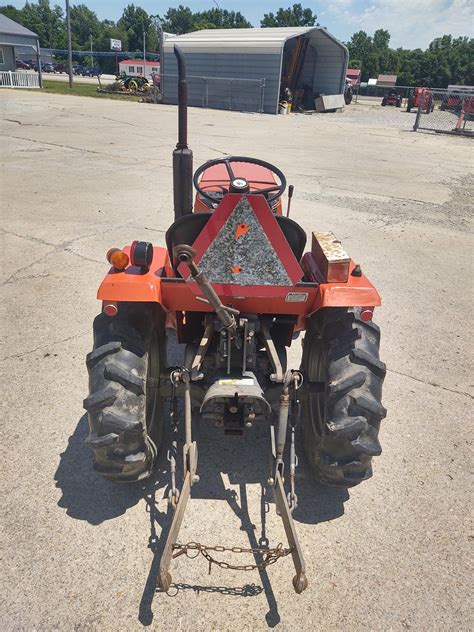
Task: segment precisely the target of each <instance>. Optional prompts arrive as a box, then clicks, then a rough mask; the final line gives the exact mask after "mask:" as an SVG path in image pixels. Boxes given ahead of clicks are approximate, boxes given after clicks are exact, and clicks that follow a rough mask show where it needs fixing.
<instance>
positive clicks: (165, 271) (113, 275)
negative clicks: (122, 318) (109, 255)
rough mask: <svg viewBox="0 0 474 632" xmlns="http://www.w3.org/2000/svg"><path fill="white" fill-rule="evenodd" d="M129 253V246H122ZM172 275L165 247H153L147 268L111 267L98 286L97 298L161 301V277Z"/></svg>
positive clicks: (127, 300)
mask: <svg viewBox="0 0 474 632" xmlns="http://www.w3.org/2000/svg"><path fill="white" fill-rule="evenodd" d="M123 251H124V252H126V253H127V254H128V255H130V246H126V247H124V248H123ZM166 276H174V274H173V270H172V267H171V262H170V258H169V255H168V251H167V249H166V248H160V247H155V248H153V260H152V263H151V266H150V269H149V270H142V269H141V268H139V267H137V266H128V267H127V268H126V269H125V270H123V271H118V270H114V268H111V269H110V270H109V272H108V274H107V276H106V277H105V279H104V280H103V281H102V283H101V284H100V286H99V289H98V291H97V298H98V299H99V300H101V301H115V302H121V301H125V302H140V303H160V304H162V303H163V300H162V291H161V279H162V278H163V277H166Z"/></svg>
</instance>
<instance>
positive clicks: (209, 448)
mask: <svg viewBox="0 0 474 632" xmlns="http://www.w3.org/2000/svg"><path fill="white" fill-rule="evenodd" d="M79 81H80V80H79ZM391 110H395V109H394V108H391ZM1 117H2V123H1V134H2V137H3V138H2V142H3V154H2V155H3V166H2V172H1V176H0V178H1V188H2V211H3V213H2V214H3V229H4V234H3V246H2V248H3V275H4V281H3V296H2V307H3V323H4V327H3V333H4V334H5V342H4V347H3V348H4V356H5V364H4V376H5V377H4V380H3V383H4V385H5V386H6V388H5V392H4V402H5V412H4V415H3V421H2V433H3V438H2V446H3V454H4V469H3V475H2V488H3V489H2V493H3V499H4V500H3V510H4V515H3V517H2V524H3V528H4V538H3V546H4V559H5V562H4V566H3V574H4V580H5V581H4V589H3V590H2V596H1V600H2V629H4V630H33V629H37V630H56V629H58V630H72V629H77V630H100V631H101V632H103V631H106V630H118V629H120V630H125V629H126V630H130V631H132V630H141V629H143V627H144V626H150V627H149V629H151V630H173V631H174V630H191V629H192V630H203V631H204V630H205V631H207V630H239V631H240V630H266V629H268V628H269V627H270V628H277V629H279V630H290V631H300V630H328V631H333V630H344V631H345V630H347V631H349V630H350V631H351V632H352V631H361V632H362V631H365V630H395V631H398V630H400V631H406V630H410V629H412V630H423V631H424V630H426V631H428V630H430V631H431V630H469V629H472V623H473V622H472V607H471V604H472V603H473V599H472V583H471V582H470V581H469V572H470V568H469V555H468V546H469V542H468V539H469V538H472V535H470V534H469V531H468V526H469V524H468V523H469V507H470V502H469V499H470V492H471V489H472V487H471V485H470V481H469V478H468V476H469V475H468V468H469V463H470V458H472V454H471V452H470V441H471V433H470V430H469V424H468V423H467V422H468V418H469V416H470V414H471V415H472V387H470V384H472V369H471V368H470V367H469V365H468V358H469V355H470V352H472V331H473V320H472V295H471V294H470V289H472V278H471V268H470V265H469V262H470V261H471V256H472V238H471V232H470V231H471V228H472V225H471V223H470V221H471V219H472V199H474V197H473V195H472V194H473V190H472V189H473V183H472V175H470V170H471V165H472V163H471V158H472V154H471V151H472V146H471V142H470V140H469V139H465V138H453V137H448V136H434V135H427V134H413V133H412V132H410V131H409V128H410V125H411V124H412V121H413V117H412V115H409V114H407V113H404V112H400V111H396V112H395V111H393V112H391V111H390V110H389V108H380V109H379V110H377V112H372V111H371V110H368V108H366V107H361V108H360V109H359V110H358V109H356V108H354V107H351V108H348V109H347V110H346V111H345V112H344V113H343V114H339V115H337V114H334V115H329V116H324V115H316V116H296V115H295V116H286V117H285V116H280V117H277V116H262V115H254V114H240V113H237V112H225V111H211V110H207V111H206V110H201V109H192V110H191V111H190V116H189V118H190V121H189V128H190V133H189V137H190V138H189V140H190V145H191V147H192V149H193V150H194V157H195V166H197V165H199V164H201V163H202V162H203V161H205V160H207V159H210V158H217V157H221V156H223V155H225V154H234V155H246V154H247V155H248V154H250V155H252V156H256V157H259V158H262V159H264V160H268V161H270V162H273V163H275V164H276V165H277V166H278V167H280V168H281V169H282V170H283V171H284V172H285V174H286V176H287V179H288V181H289V183H293V184H294V185H295V197H294V200H293V204H292V215H293V217H294V218H295V219H297V220H298V221H300V222H301V223H302V224H303V226H304V227H305V229H306V230H307V231H308V234H309V233H310V231H311V230H315V229H317V230H332V231H333V232H334V233H335V234H336V235H337V236H338V237H339V238H340V239H341V240H342V242H343V245H344V247H345V249H346V250H347V251H348V252H349V253H350V254H351V255H352V256H353V258H354V259H355V260H356V261H357V262H359V263H360V264H361V265H362V268H363V270H364V272H365V273H366V274H368V276H369V277H370V279H371V280H372V281H373V282H374V283H375V285H376V287H377V288H378V289H379V291H380V293H381V295H382V297H383V306H382V308H381V309H378V310H376V320H377V322H378V323H379V324H380V325H381V328H382V348H381V357H382V359H383V360H384V361H385V362H386V363H387V367H388V373H387V378H386V382H385V389H384V397H383V402H384V405H385V406H386V407H387V409H388V416H387V419H386V420H385V421H383V422H382V424H383V425H382V429H381V435H380V438H381V442H382V445H383V449H384V452H383V454H382V456H381V457H378V458H376V459H375V476H374V478H373V479H371V480H370V481H368V482H367V483H364V484H363V485H361V486H360V487H357V488H354V489H352V490H350V492H346V491H343V490H330V489H327V488H324V487H321V486H318V485H315V484H314V483H313V482H312V480H311V477H310V474H309V472H308V470H307V466H306V463H305V461H304V459H303V455H302V453H301V450H300V467H299V468H298V495H299V501H300V506H299V508H298V509H297V511H296V512H295V520H296V528H297V530H298V533H299V536H300V539H301V542H302V547H303V551H304V554H305V557H306V562H307V571H308V577H309V581H310V586H309V588H308V590H307V591H306V592H305V593H303V594H302V595H300V596H296V595H295V594H294V592H293V590H292V586H291V579H292V576H293V570H292V565H291V562H290V560H289V559H286V560H283V561H280V562H278V563H277V564H275V565H273V566H271V567H270V568H269V569H268V573H264V574H262V575H259V573H257V572H248V573H237V572H231V571H225V570H222V569H218V568H214V569H213V571H212V574H211V575H210V576H209V575H208V567H207V564H206V563H205V562H204V561H203V560H202V559H201V558H199V559H197V560H192V561H191V560H187V559H186V558H185V557H184V556H183V557H180V558H179V559H178V560H176V562H175V564H174V568H173V579H174V581H175V582H176V583H177V585H175V587H174V589H173V590H172V591H170V595H175V596H174V597H173V596H167V595H164V594H159V593H158V594H155V591H154V578H155V575H156V572H157V569H158V559H159V551H160V546H161V545H160V539H159V538H160V533H161V530H162V528H165V529H166V527H167V526H168V525H169V516H168V515H167V502H166V496H167V484H168V482H169V478H168V474H167V472H166V471H165V470H166V469H167V462H166V459H165V458H164V457H163V456H162V458H161V460H160V463H159V468H158V472H157V476H156V479H155V480H154V481H151V482H149V483H147V484H145V485H143V486H142V487H140V486H137V487H131V488H129V487H121V486H113V485H111V484H109V483H107V482H105V481H103V480H101V479H100V478H99V476H98V475H96V474H95V473H94V471H93V470H92V456H91V453H90V451H89V450H88V449H87V447H86V446H85V444H84V439H85V437H86V436H87V421H86V417H85V416H84V410H83V408H82V400H83V398H84V397H85V396H86V395H87V389H88V387H87V372H86V367H85V362H84V358H85V355H86V353H87V352H88V351H90V349H91V346H92V320H93V318H94V316H95V314H96V313H97V312H98V310H99V309H100V306H99V304H98V302H97V301H96V300H95V294H96V289H97V286H98V285H99V283H100V281H101V279H102V277H103V276H104V274H105V273H106V272H107V269H108V265H107V263H106V261H105V253H106V252H107V250H108V249H109V248H110V247H112V246H123V245H125V244H128V243H130V242H131V240H133V239H144V240H150V241H152V242H153V243H154V244H155V245H164V243H165V231H166V229H167V227H168V226H169V224H170V223H171V221H172V217H173V212H172V190H171V183H172V172H171V153H172V150H173V148H174V146H175V144H176V117H177V111H176V108H175V107H172V106H154V105H147V104H135V103H128V102H127V103H125V102H118V101H109V100H103V101H102V100H97V99H86V98H78V97H74V96H70V97H68V98H67V99H66V98H64V97H63V96H60V95H47V94H41V93H39V92H35V91H30V92H28V91H23V90H18V91H12V90H5V91H4V92H2V109H1ZM399 123H400V124H399ZM180 352H181V350H179V349H175V350H174V353H173V355H172V357H171V358H170V364H173V363H174V362H177V361H179V354H180ZM300 352H301V343H300V341H299V340H297V341H295V342H294V344H293V346H292V348H291V350H290V353H289V356H290V358H289V360H290V361H289V366H298V358H299V355H300ZM198 441H199V467H198V472H199V474H200V477H201V480H200V482H199V484H197V485H196V486H194V487H193V499H192V500H191V502H190V505H189V511H188V513H187V515H186V517H185V521H184V526H183V531H182V534H181V538H180V539H181V540H182V541H184V542H186V541H191V540H193V541H200V542H203V543H205V544H211V545H214V544H225V545H239V546H248V545H249V541H251V539H252V538H256V539H257V540H258V539H259V538H260V537H261V535H262V520H264V521H265V530H266V536H267V537H268V538H269V540H270V544H271V545H276V544H278V543H279V542H285V540H284V532H283V528H282V525H281V520H280V519H279V518H278V517H277V516H276V515H275V506H274V504H273V502H270V503H269V505H268V506H267V505H262V503H261V490H262V484H264V482H265V480H266V476H267V470H266V464H267V454H268V452H267V451H268V439H267V436H266V433H265V432H264V429H263V428H256V429H255V431H252V432H251V433H249V434H247V435H246V437H244V438H238V437H226V438H224V437H223V436H222V433H221V432H220V431H219V430H218V429H216V428H213V427H208V426H207V425H205V424H201V428H200V431H199V435H198ZM262 509H263V511H262ZM266 509H268V511H265V510H266ZM232 561H234V562H235V561H238V562H239V563H248V562H251V560H249V559H248V558H247V559H243V558H239V559H238V560H237V559H236V558H235V557H234V558H232Z"/></svg>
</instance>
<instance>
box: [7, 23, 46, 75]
mask: <svg viewBox="0 0 474 632" xmlns="http://www.w3.org/2000/svg"><path fill="white" fill-rule="evenodd" d="M18 46H21V47H22V49H24V48H25V47H28V49H29V50H30V51H33V54H34V56H35V57H36V60H37V63H38V65H39V55H40V46H39V40H38V35H37V34H36V33H33V31H30V30H29V29H27V28H25V27H24V26H22V25H21V24H18V23H17V22H14V21H13V20H10V18H8V17H7V16H6V15H3V14H1V13H0V85H2V86H7V87H18V88H28V87H40V86H41V69H40V71H39V74H38V75H36V74H35V75H33V74H31V75H30V74H29V75H26V74H25V73H17V72H16V53H15V51H16V48H17V47H18Z"/></svg>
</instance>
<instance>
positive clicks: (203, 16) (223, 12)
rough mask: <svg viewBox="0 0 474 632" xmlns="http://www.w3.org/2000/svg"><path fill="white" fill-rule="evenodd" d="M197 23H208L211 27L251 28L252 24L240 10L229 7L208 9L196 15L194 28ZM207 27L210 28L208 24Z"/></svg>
mask: <svg viewBox="0 0 474 632" xmlns="http://www.w3.org/2000/svg"><path fill="white" fill-rule="evenodd" d="M197 24H207V25H210V28H214V27H217V28H221V29H250V28H252V25H251V24H250V22H249V21H248V20H247V19H246V18H244V16H243V15H242V14H241V13H240V12H239V11H237V12H236V11H227V9H217V8H216V9H208V10H207V11H201V12H200V13H196V14H195V15H194V28H196V25H197ZM206 28H209V26H207V27H206Z"/></svg>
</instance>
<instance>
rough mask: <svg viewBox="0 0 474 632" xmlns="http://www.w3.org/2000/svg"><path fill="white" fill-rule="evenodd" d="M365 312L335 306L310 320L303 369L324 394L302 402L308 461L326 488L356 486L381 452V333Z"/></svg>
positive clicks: (382, 370) (314, 394)
mask: <svg viewBox="0 0 474 632" xmlns="http://www.w3.org/2000/svg"><path fill="white" fill-rule="evenodd" d="M360 312H361V310H360V308H358V307H353V308H331V309H324V310H322V311H321V312H319V313H317V314H315V315H314V316H313V317H312V318H311V319H310V321H309V326H308V329H307V332H306V336H305V338H304V341H303V357H302V362H301V369H302V372H303V374H304V376H305V378H306V380H308V381H309V385H308V386H310V385H311V382H324V383H325V387H324V392H314V393H311V392H309V393H308V394H307V396H306V397H304V398H303V401H302V403H303V414H302V430H303V440H304V446H305V451H306V456H307V459H308V461H309V463H310V465H311V467H312V469H313V471H314V473H315V475H316V478H317V479H318V480H319V481H321V482H322V483H324V484H326V485H332V486H336V487H353V486H354V485H357V484H358V483H361V482H362V481H364V480H366V479H368V478H370V477H371V476H372V465H371V461H372V457H373V456H377V455H379V454H380V453H381V451H382V450H381V447H380V443H379V440H378V433H379V427H380V422H381V420H382V419H383V418H384V417H385V415H386V410H385V408H384V407H383V406H382V403H381V396H382V383H383V380H384V377H385V372H386V369H385V364H384V363H383V362H381V361H380V359H379V345H380V329H379V328H378V326H377V325H376V324H375V323H373V322H372V321H371V320H369V321H363V320H362V319H361V317H360Z"/></svg>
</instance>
